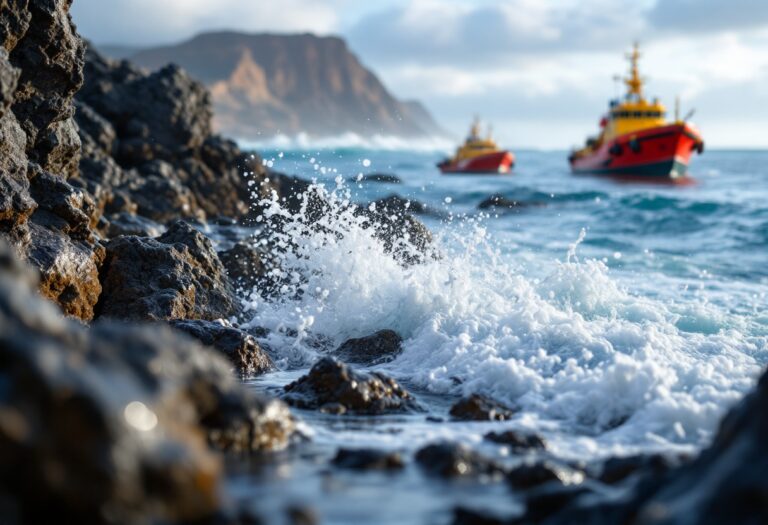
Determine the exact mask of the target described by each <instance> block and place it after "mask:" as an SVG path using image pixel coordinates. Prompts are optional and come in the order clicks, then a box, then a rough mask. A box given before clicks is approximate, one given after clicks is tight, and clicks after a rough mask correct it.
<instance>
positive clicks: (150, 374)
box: [0, 242, 294, 523]
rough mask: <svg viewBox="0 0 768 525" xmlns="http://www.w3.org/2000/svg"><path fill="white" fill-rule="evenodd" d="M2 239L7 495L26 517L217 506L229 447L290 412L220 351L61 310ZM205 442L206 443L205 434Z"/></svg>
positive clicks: (10, 509) (201, 512)
mask: <svg viewBox="0 0 768 525" xmlns="http://www.w3.org/2000/svg"><path fill="white" fill-rule="evenodd" d="M31 275H32V272H30V271H29V270H27V269H26V268H24V267H23V266H21V265H19V264H18V263H17V262H16V261H15V258H14V257H12V255H11V253H10V250H9V248H8V247H7V245H5V244H4V243H2V242H0V361H2V363H3V366H2V368H1V369H0V382H2V384H3V389H2V392H0V461H2V464H3V469H2V471H1V472H0V498H2V501H3V502H4V512H7V513H9V515H11V516H16V517H17V518H18V521H19V522H24V523H50V522H54V521H55V522H60V523H140V522H141V523H149V522H163V523H181V522H191V521H195V522H200V521H203V520H208V519H212V518H213V517H214V516H215V515H216V514H217V512H218V510H219V509H220V508H221V505H222V501H221V499H220V493H219V490H220V486H219V482H220V477H221V461H220V459H219V457H218V455H216V454H214V453H213V452H212V451H211V450H210V449H209V446H208V445H211V446H213V447H215V448H218V449H222V450H239V451H242V450H249V451H256V450H272V449H279V448H282V447H285V446H286V445H287V443H288V440H289V439H290V437H291V435H292V433H293V432H294V422H293V420H292V418H291V416H290V414H289V413H288V410H287V408H286V407H285V405H283V404H282V403H281V402H279V401H274V400H268V399H264V398H261V397H258V396H256V395H254V394H253V393H251V392H249V391H247V390H245V389H244V388H243V387H242V386H241V385H240V384H239V383H238V382H237V381H236V380H235V379H234V378H233V376H232V375H231V373H230V367H229V366H228V364H227V363H226V362H225V361H224V360H223V359H222V358H221V357H219V356H217V355H215V354H214V353H213V352H211V351H209V350H207V349H205V348H203V347H202V346H200V345H199V344H197V343H195V342H194V341H192V340H190V339H187V338H185V337H182V336H180V335H177V334H176V333H174V332H172V331H171V330H169V329H163V328H162V327H158V326H155V327H141V328H139V327H130V326H128V325H123V324H109V323H104V324H96V325H95V326H93V327H92V328H91V329H89V330H87V329H85V328H83V327H82V326H80V325H78V324H76V323H73V322H70V321H67V320H65V319H63V318H62V317H61V316H60V314H59V312H58V311H57V310H56V308H55V307H54V306H53V305H52V304H51V303H48V302H46V301H44V300H42V299H41V298H39V297H37V296H35V295H33V293H31V289H32V287H33V286H34V282H33V278H32V277H31ZM206 443H207V444H208V445H207V444H206Z"/></svg>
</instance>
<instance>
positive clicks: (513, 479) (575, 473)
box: [507, 461, 584, 490]
mask: <svg viewBox="0 0 768 525" xmlns="http://www.w3.org/2000/svg"><path fill="white" fill-rule="evenodd" d="M583 480H584V473H583V472H582V471H580V470H577V469H574V468H572V467H568V466H566V465H561V464H557V463H554V462H551V461H537V462H535V463H524V464H522V465H519V466H517V467H515V468H514V469H512V470H511V471H509V472H508V473H507V481H508V482H509V484H510V485H511V486H512V487H513V488H514V489H516V490H527V489H530V488H533V487H537V486H539V485H543V484H545V483H550V482H556V483H557V484H560V485H572V484H579V483H581V482H582V481H583Z"/></svg>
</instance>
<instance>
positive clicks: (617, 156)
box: [568, 44, 704, 182]
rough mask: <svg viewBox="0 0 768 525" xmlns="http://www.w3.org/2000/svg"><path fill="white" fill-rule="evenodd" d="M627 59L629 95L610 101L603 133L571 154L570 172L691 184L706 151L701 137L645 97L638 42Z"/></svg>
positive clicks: (591, 138)
mask: <svg viewBox="0 0 768 525" xmlns="http://www.w3.org/2000/svg"><path fill="white" fill-rule="evenodd" d="M627 58H628V59H629V61H630V72H629V77H627V78H625V79H623V80H624V83H625V84H626V86H627V94H626V96H625V97H624V99H623V100H621V101H619V100H613V101H611V104H610V108H609V110H608V114H607V115H605V116H604V117H603V118H602V120H601V121H600V128H601V130H600V134H599V135H598V136H597V137H590V138H589V139H587V143H586V146H585V147H584V148H582V149H579V150H577V151H574V152H573V153H571V155H570V157H569V158H568V160H569V162H570V164H571V170H572V171H573V172H574V173H589V174H597V175H609V176H614V177H621V178H629V179H637V180H660V181H673V182H680V181H684V180H690V179H687V175H688V162H689V160H690V158H691V154H692V153H693V152H694V151H695V152H697V153H702V152H703V151H704V141H703V140H702V138H701V134H700V133H699V131H698V130H697V129H696V128H695V127H694V126H693V125H691V124H689V123H688V122H686V120H687V119H683V120H679V119H678V117H677V115H675V121H674V122H668V121H667V119H666V110H665V108H664V106H663V105H662V104H661V103H660V102H659V101H658V99H656V100H653V101H651V102H649V101H648V100H646V98H645V97H644V96H643V80H642V78H641V77H640V73H639V72H638V67H637V63H638V60H639V58H640V51H639V49H638V46H637V44H635V46H634V49H633V50H632V52H631V53H629V54H628V55H627ZM676 113H677V112H676Z"/></svg>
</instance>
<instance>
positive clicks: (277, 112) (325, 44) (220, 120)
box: [130, 32, 441, 139]
mask: <svg viewBox="0 0 768 525" xmlns="http://www.w3.org/2000/svg"><path fill="white" fill-rule="evenodd" d="M130 58H131V60H132V61H134V62H136V63H137V64H139V65H141V66H144V67H147V68H152V69H155V68H158V67H161V66H163V65H165V64H167V63H168V62H174V63H176V64H179V65H180V66H181V67H183V68H184V69H186V70H187V71H188V72H189V73H190V74H191V75H192V76H193V77H195V78H197V79H199V80H200V81H202V82H203V83H204V84H206V86H208V88H209V89H210V90H211V93H212V96H213V102H214V114H215V117H214V125H215V126H216V128H217V129H218V130H219V131H222V132H224V133H226V134H229V135H234V136H236V137H239V138H244V139H258V138H260V137H261V138H263V137H265V136H272V135H275V134H278V133H282V134H286V135H296V134H298V133H301V132H305V133H307V134H309V135H311V136H329V135H338V134H340V133H344V132H349V131H351V132H355V133H358V134H360V135H363V136H371V135H375V134H382V135H400V136H424V135H435V134H441V131H440V128H439V126H438V125H437V124H436V123H435V122H434V120H433V119H432V117H431V116H430V115H429V113H428V112H427V111H426V109H425V108H424V107H423V106H422V105H421V104H418V103H414V102H401V101H399V100H397V99H396V98H395V97H394V96H392V95H391V94H390V93H389V92H388V91H387V89H386V88H385V87H384V85H383V84H382V83H381V81H379V79H378V78H377V77H376V76H375V75H374V74H373V73H372V72H371V71H370V70H368V69H366V68H365V67H364V66H363V65H362V64H361V63H360V61H359V60H358V59H357V57H355V55H353V54H352V53H351V52H350V51H349V49H348V48H347V45H346V43H345V42H344V41H343V40H342V39H340V38H337V37H318V36H314V35H311V34H297V35H275V34H244V33H235V32H216V33H204V34H201V35H198V36H196V37H194V38H192V39H191V40H188V41H186V42H183V43H180V44H177V45H172V46H165V47H157V48H151V49H145V50H142V51H139V52H138V53H135V54H133V55H132V56H131V57H130Z"/></svg>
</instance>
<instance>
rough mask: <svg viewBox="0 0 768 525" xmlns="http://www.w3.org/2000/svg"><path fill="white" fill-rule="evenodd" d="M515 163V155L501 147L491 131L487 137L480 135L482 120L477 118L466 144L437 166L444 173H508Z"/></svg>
mask: <svg viewBox="0 0 768 525" xmlns="http://www.w3.org/2000/svg"><path fill="white" fill-rule="evenodd" d="M514 163H515V156H514V155H512V153H510V152H509V151H507V150H502V149H499V147H498V146H497V145H496V142H495V141H494V140H493V138H492V137H491V133H490V131H489V132H488V135H487V136H486V138H482V137H480V121H479V120H478V119H475V121H474V123H473V124H472V127H471V128H470V130H469V136H468V137H467V139H466V140H465V141H464V144H462V145H461V146H459V147H458V148H457V149H456V154H455V155H454V156H453V157H451V158H448V159H445V160H444V161H442V162H440V163H439V164H438V165H437V167H438V168H440V171H442V172H443V173H479V174H482V173H508V172H509V170H510V169H511V168H512V166H513V165H514Z"/></svg>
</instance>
